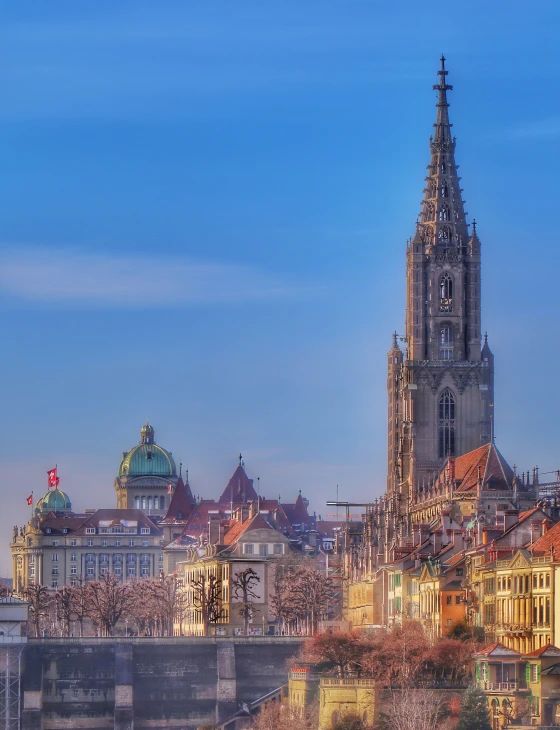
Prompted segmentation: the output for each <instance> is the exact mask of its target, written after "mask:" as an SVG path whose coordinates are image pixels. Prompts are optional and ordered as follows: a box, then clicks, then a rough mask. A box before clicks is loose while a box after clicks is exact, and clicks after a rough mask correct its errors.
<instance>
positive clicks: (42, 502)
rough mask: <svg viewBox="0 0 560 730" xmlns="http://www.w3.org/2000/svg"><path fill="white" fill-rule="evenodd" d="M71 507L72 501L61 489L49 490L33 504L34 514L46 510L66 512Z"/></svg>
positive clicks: (43, 512) (45, 511)
mask: <svg viewBox="0 0 560 730" xmlns="http://www.w3.org/2000/svg"><path fill="white" fill-rule="evenodd" d="M71 509H72V503H71V502H70V499H69V498H68V495H67V494H65V493H64V492H63V491H62V489H52V490H49V491H48V492H47V493H46V494H45V496H44V497H41V499H39V500H38V501H37V504H36V505H35V514H36V515H38V514H41V513H42V514H45V513H47V512H68V511H69V510H71Z"/></svg>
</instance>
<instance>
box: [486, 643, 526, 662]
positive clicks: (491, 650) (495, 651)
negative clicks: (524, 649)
mask: <svg viewBox="0 0 560 730" xmlns="http://www.w3.org/2000/svg"><path fill="white" fill-rule="evenodd" d="M475 656H479V657H510V658H512V659H520V658H521V654H520V653H519V652H518V651H514V650H513V649H509V648H508V647H507V646H504V645H503V644H500V642H499V641H498V642H496V643H495V644H492V645H491V646H487V647H486V648H485V649H482V651H479V652H477V653H476V654H475Z"/></svg>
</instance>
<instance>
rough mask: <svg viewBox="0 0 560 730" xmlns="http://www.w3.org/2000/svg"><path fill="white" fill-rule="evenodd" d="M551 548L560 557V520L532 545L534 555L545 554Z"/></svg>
mask: <svg viewBox="0 0 560 730" xmlns="http://www.w3.org/2000/svg"><path fill="white" fill-rule="evenodd" d="M551 550H553V551H554V553H556V555H558V556H559V557H560V522H557V523H556V524H555V525H554V526H553V527H551V528H550V530H548V531H547V532H545V533H544V535H542V537H539V539H538V540H535V542H534V543H533V545H532V553H533V555H545V554H546V553H549V552H550V551H551Z"/></svg>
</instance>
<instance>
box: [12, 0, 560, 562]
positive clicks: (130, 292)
mask: <svg viewBox="0 0 560 730" xmlns="http://www.w3.org/2000/svg"><path fill="white" fill-rule="evenodd" d="M31 11H32V12H31ZM559 14H560V10H559V9H558V8H557V7H554V6H552V5H551V4H550V3H539V2H537V3H534V4H532V6H531V13H530V14H528V13H527V6H526V4H525V3H521V2H513V3H509V4H508V6H507V14H505V13H504V7H503V6H502V4H497V5H496V6H492V5H490V6H489V5H488V4H487V3H482V2H473V3H470V4H469V8H468V11H465V9H464V7H463V6H462V4H459V3H456V4H451V5H449V6H448V7H447V8H446V13H445V14H442V13H441V8H439V7H436V6H432V7H428V8H427V7H426V6H423V5H419V4H416V3H412V2H408V3H404V4H400V5H399V8H398V9H390V8H388V7H381V6H380V5H379V4H377V3H360V2H355V3H348V2H345V3H333V2H329V3H326V4H321V5H319V4H318V3H305V2H303V3H302V2H297V3H296V2H288V3H283V4H282V6H281V7H280V6H278V7H272V6H271V7H267V8H264V7H263V6H262V4H260V3H256V2H244V3H242V4H239V5H235V6H233V5H231V4H228V3H223V2H219V3H214V4H213V5H212V6H211V7H210V6H207V5H203V4H190V3H189V4H184V3H179V2H170V3H166V4H165V5H163V6H162V5H160V4H157V5H156V4H153V3H144V2H122V3H119V4H118V6H115V5H114V4H112V3H106V2H105V3H104V2H102V3H95V4H89V5H84V4H78V5H77V4H75V3H64V2H61V3H58V2H57V3H49V4H48V6H47V5H45V6H44V7H42V8H41V7H37V6H36V5H35V4H30V3H26V2H21V3H17V4H14V5H13V6H12V7H5V8H4V9H3V23H2V28H1V29H0V33H1V40H2V42H1V44H0V59H1V62H0V69H1V78H2V104H1V105H0V128H1V130H2V136H3V145H2V149H3V156H2V162H3V164H2V175H1V176H0V185H1V196H2V201H3V205H2V215H1V216H0V246H1V249H2V267H1V273H0V301H1V305H2V307H3V310H4V341H3V345H4V357H3V358H2V363H1V366H0V367H1V369H2V382H3V384H4V388H3V405H4V409H3V425H4V428H3V434H2V440H1V443H2V446H1V448H2V453H1V458H2V493H3V495H4V499H5V506H6V507H8V508H9V509H5V510H4V511H3V515H2V517H1V518H0V527H1V528H2V529H3V530H4V531H9V529H10V528H11V525H12V524H13V523H14V522H18V523H23V521H24V520H25V519H27V516H28V514H29V508H28V507H26V503H25V500H26V497H27V496H28V495H29V493H30V492H32V491H33V492H34V494H35V497H38V496H40V495H41V494H42V493H43V492H46V491H47V481H46V471H47V469H49V468H51V467H53V466H54V465H55V464H58V469H59V475H60V478H61V487H63V488H64V489H65V491H67V493H68V494H69V496H70V497H71V499H72V502H73V505H74V507H75V508H76V509H77V510H80V511H81V510H83V509H84V508H94V507H101V506H104V505H107V504H113V503H114V492H113V479H114V477H115V475H116V472H117V467H118V464H119V460H120V457H121V454H122V452H123V451H125V450H128V449H130V448H131V447H132V446H133V445H134V444H135V443H136V442H137V441H138V439H139V430H140V427H141V426H142V424H143V423H144V422H145V420H146V418H147V417H148V418H149V419H150V422H151V423H152V424H153V426H154V428H155V431H156V441H157V442H158V443H160V444H161V445H162V446H164V447H165V448H167V449H170V450H171V451H172V452H173V455H174V457H175V458H176V460H177V461H179V460H181V461H182V463H183V465H184V468H186V467H187V466H188V468H189V476H190V480H191V485H192V489H193V492H194V493H195V494H200V495H203V496H205V497H217V496H219V494H220V493H221V492H222V490H223V488H224V486H225V484H226V483H227V480H228V479H229V477H230V476H231V474H232V472H233V471H234V469H235V467H236V465H237V455H238V453H239V452H240V451H241V452H242V454H243V457H244V460H245V464H246V469H247V472H248V474H249V476H251V477H253V478H255V479H256V477H257V476H258V477H260V485H261V490H262V492H263V493H264V494H265V495H267V496H270V497H275V498H276V497H277V495H278V494H279V493H281V494H282V496H283V498H285V499H286V500H290V501H293V500H294V499H295V497H296V495H297V493H298V491H299V490H301V491H302V493H303V494H304V495H305V496H307V497H308V498H309V499H310V500H311V510H312V511H313V510H315V511H316V512H317V513H321V514H323V515H325V514H326V513H327V512H328V509H327V508H326V507H325V501H326V500H327V499H329V498H334V497H335V496H336V486H337V484H338V485H340V494H341V497H343V498H351V499H354V500H356V501H363V500H371V499H372V498H373V497H375V496H379V495H380V494H381V493H382V492H383V490H384V488H385V480H386V470H387V458H386V437H387V425H386V424H387V401H386V382H385V381H386V353H387V351H388V349H389V347H390V346H391V333H392V332H393V331H394V330H396V331H397V332H398V333H399V334H401V333H402V331H403V320H404V306H405V297H404V284H405V278H404V254H405V246H406V240H407V238H408V237H410V236H411V235H412V234H413V232H414V226H415V221H416V216H417V214H418V212H419V210H420V205H419V201H420V199H421V197H422V188H423V186H424V181H423V178H424V175H425V167H426V165H427V163H428V161H429V145H428V140H429V136H430V134H431V132H432V124H433V122H434V120H435V101H436V94H435V92H433V91H432V90H431V86H432V84H435V83H436V82H437V78H436V70H437V68H438V64H439V60H438V58H439V55H441V53H442V52H443V53H445V55H446V57H447V67H448V69H449V82H450V83H451V84H453V86H454V91H453V92H450V94H449V101H450V104H451V107H450V117H451V121H452V122H453V124H454V127H453V132H454V133H455V134H456V135H457V151H456V158H457V162H458V163H459V164H460V174H461V175H462V183H461V184H462V185H463V186H464V189H465V196H464V197H465V199H466V210H467V211H468V213H469V216H468V218H469V220H472V218H473V217H475V218H476V220H477V222H478V227H477V230H478V233H479V236H480V239H481V242H482V251H483V259H484V274H483V283H482V286H483V289H482V329H483V331H484V330H487V331H488V334H489V341H490V344H491V347H492V350H493V352H494V355H495V358H496V374H497V377H496V406H495V413H496V441H497V444H498V445H499V448H500V450H501V451H502V452H503V454H504V455H505V456H506V457H507V458H508V459H509V461H510V462H511V463H514V462H515V463H517V464H518V466H519V468H520V469H527V468H530V467H532V466H534V465H535V464H538V465H539V466H540V468H541V471H543V472H544V471H547V470H555V469H558V468H560V460H558V461H555V459H556V457H555V453H556V442H557V419H556V414H557V412H558V405H559V395H558V390H557V388H556V380H557V378H556V361H557V358H558V355H559V354H560V353H559V352H558V345H557V343H556V337H555V332H556V329H557V321H558V314H559V307H558V301H557V296H556V289H557V286H556V276H555V272H556V269H557V266H558V264H559V263H560V253H559V250H558V245H557V243H558V225H557V220H556V215H555V213H556V210H557V200H556V193H557V188H558V183H557V179H556V176H557V173H556V171H557V168H558V162H559V159H558V158H559V152H558V149H559V146H558V138H559V137H560V101H559V95H558V81H557V79H558V72H559V65H560V64H559V61H558V58H557V53H556V44H557V23H558V20H559V18H558V15H559ZM482 16H483V17H484V23H481V21H480V19H481V17H482ZM6 534H7V533H6ZM0 570H1V571H2V572H3V574H6V572H7V571H8V570H9V558H8V552H7V548H6V549H4V550H3V551H2V553H1V556H0Z"/></svg>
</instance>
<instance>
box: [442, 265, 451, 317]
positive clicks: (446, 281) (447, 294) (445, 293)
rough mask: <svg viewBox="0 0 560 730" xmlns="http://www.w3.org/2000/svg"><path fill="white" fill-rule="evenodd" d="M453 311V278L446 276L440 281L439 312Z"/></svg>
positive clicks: (449, 275)
mask: <svg viewBox="0 0 560 730" xmlns="http://www.w3.org/2000/svg"><path fill="white" fill-rule="evenodd" d="M452 310H453V278H452V276H451V274H444V275H443V276H442V277H441V279H440V280H439V311H440V312H451V311H452Z"/></svg>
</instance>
